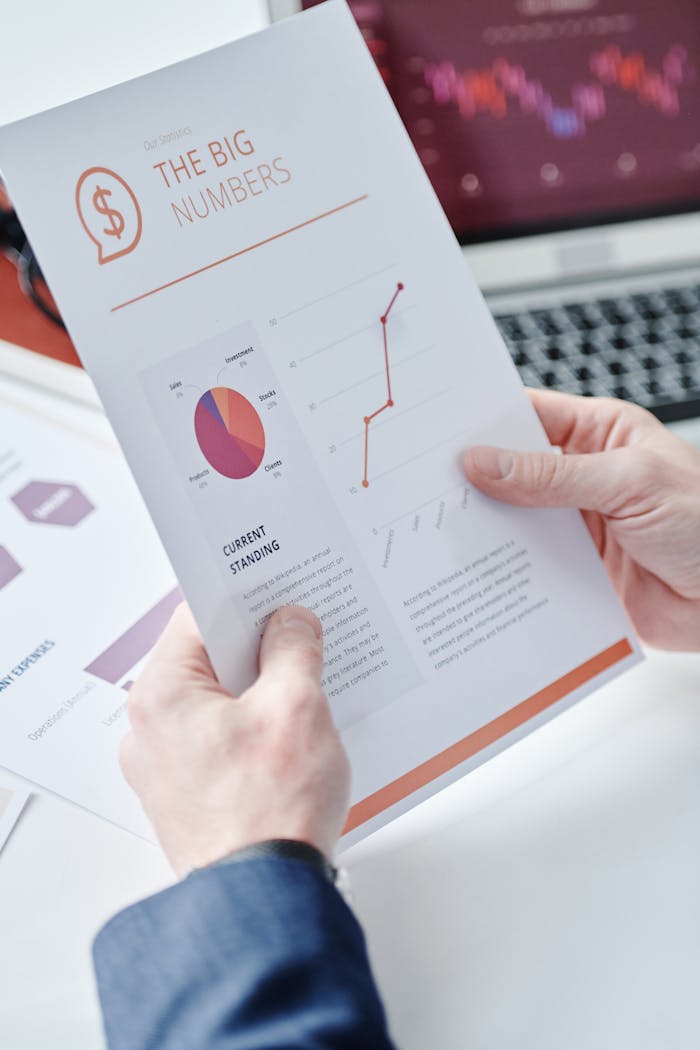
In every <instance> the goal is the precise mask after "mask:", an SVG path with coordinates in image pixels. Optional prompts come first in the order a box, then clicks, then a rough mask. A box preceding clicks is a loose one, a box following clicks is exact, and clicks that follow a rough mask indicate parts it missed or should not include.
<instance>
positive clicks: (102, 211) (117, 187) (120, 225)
mask: <svg viewBox="0 0 700 1050" xmlns="http://www.w3.org/2000/svg"><path fill="white" fill-rule="evenodd" d="M95 179H97V181H95ZM88 180H92V181H90V182H89V185H88V188H87V189H84V188H85V186H86V183H88ZM93 184H94V186H95V189H94V192H91V193H90V202H91V205H92V208H93V209H94V216H93V212H92V211H90V212H89V214H90V216H91V218H92V223H90V222H88V215H87V213H86V208H85V206H84V198H85V194H86V193H88V192H90V191H91V190H92V187H93ZM109 198H115V199H112V200H110V199H109ZM98 204H99V205H100V206H99V207H98ZM75 206H76V209H77V212H78V218H79V219H80V222H81V225H82V227H83V229H84V230H85V232H86V234H87V235H88V237H89V238H90V240H91V241H92V242H93V244H96V245H97V261H98V263H99V264H100V266H103V265H104V264H105V263H108V262H112V261H113V260H114V259H119V258H120V257H121V256H122V255H128V254H129V252H133V250H134V248H135V247H136V245H137V244H138V243H139V241H140V240H141V231H142V229H143V219H142V216H141V207H140V205H139V202H138V200H137V199H136V194H135V193H134V191H133V190H132V188H131V186H130V185H129V184H128V182H127V181H126V180H125V179H123V178H122V177H121V175H117V173H116V171H112V169H111V168H100V167H96V168H88V169H87V171H84V172H83V174H82V175H81V176H80V178H79V179H78V183H77V185H76V187H75ZM125 212H130V214H128V215H127V216H125V214H124V213H125ZM105 222H107V223H108V225H104V224H105ZM124 234H127V235H128V237H129V239H128V240H127V242H126V243H125V244H124V245H123V246H120V247H119V248H118V249H117V250H116V251H112V250H111V246H110V245H109V238H110V237H116V238H117V243H120V242H121V238H122V236H123V235H124ZM103 241H104V244H103Z"/></svg>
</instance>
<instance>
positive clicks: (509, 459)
mask: <svg viewBox="0 0 700 1050" xmlns="http://www.w3.org/2000/svg"><path fill="white" fill-rule="evenodd" d="M629 451H630V450H629V449H615V450H613V451H610V452H592V453H587V454H585V455H570V456H565V455H558V454H556V453H554V452H514V451H510V450H508V449H500V448H491V447H490V446H486V445H480V446H477V447H475V448H472V449H469V451H468V452H466V453H465V455H464V459H463V467H464V472H465V474H466V475H467V477H468V479H469V480H470V481H471V482H472V484H473V485H475V486H476V487H477V488H478V489H480V490H481V491H482V492H484V493H486V495H487V496H492V497H494V499H498V500H502V501H503V502H504V503H511V504H513V505H514V506H518V507H578V508H579V509H581V510H594V511H598V512H599V513H601V514H614V513H615V511H616V509H617V508H619V507H620V506H621V505H622V503H623V502H627V501H628V500H629V496H630V495H634V489H635V475H636V474H637V473H638V468H639V466H640V463H639V461H638V460H637V459H636V458H633V457H630V455H629Z"/></svg>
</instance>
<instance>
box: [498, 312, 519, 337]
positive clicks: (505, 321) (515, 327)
mask: <svg viewBox="0 0 700 1050" xmlns="http://www.w3.org/2000/svg"><path fill="white" fill-rule="evenodd" d="M495 321H496V324H497V325H498V327H499V328H500V329H501V332H502V333H503V335H504V336H505V337H506V339H513V340H515V341H517V340H518V339H525V338H526V334H525V331H524V330H523V327H522V323H521V321H520V318H519V317H518V316H517V315H516V314H502V315H501V316H500V317H498V316H497V317H496V318H495Z"/></svg>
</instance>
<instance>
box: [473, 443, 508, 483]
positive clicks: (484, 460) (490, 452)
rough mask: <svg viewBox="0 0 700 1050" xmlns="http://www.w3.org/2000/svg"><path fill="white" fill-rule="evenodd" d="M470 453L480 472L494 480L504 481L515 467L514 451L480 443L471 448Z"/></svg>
mask: <svg viewBox="0 0 700 1050" xmlns="http://www.w3.org/2000/svg"><path fill="white" fill-rule="evenodd" d="M468 455H469V458H470V459H471V462H472V463H473V464H474V466H475V467H476V469H477V470H478V471H479V473H480V474H483V475H484V476H485V477H487V478H491V480H492V481H502V480H503V479H504V478H507V477H508V475H509V474H510V472H511V470H512V469H513V453H512V452H508V451H507V450H506V449H504V448H492V447H491V446H490V445H480V446H478V447H477V448H473V449H471V450H470V452H469V454H468Z"/></svg>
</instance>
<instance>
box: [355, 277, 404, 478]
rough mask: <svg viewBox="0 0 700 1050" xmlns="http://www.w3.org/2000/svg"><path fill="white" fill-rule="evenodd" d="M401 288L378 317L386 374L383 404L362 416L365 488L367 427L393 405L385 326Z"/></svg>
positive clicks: (367, 458) (367, 447) (401, 289)
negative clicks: (363, 426)
mask: <svg viewBox="0 0 700 1050" xmlns="http://www.w3.org/2000/svg"><path fill="white" fill-rule="evenodd" d="M403 288H404V286H403V284H402V283H401V281H399V283H398V284H397V285H396V288H395V290H394V294H393V295H392V297H391V299H390V300H389V305H388V306H387V308H386V310H385V311H384V313H383V314H382V316H381V317H380V318H379V320H380V323H381V326H382V345H383V348H384V370H385V374H386V401H385V402H384V404H383V405H381V407H380V408H376V409H375V410H374V412H371V413H370V414H369V415H368V416H365V418H364V424H365V455H364V475H363V478H362V487H363V488H365V489H366V488H369V478H368V476H367V471H368V461H369V428H370V424H371V422H372V420H373V419H376V418H377V416H380V415H381V414H382V412H386V410H387V408H393V405H394V399H393V397H392V395H391V367H390V364H389V338H388V335H387V330H386V326H387V324H388V323H389V314H390V313H391V310H392V308H393V306H394V303H395V302H396V300H397V299H398V297H399V296H400V295H401V292H402V291H403Z"/></svg>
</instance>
